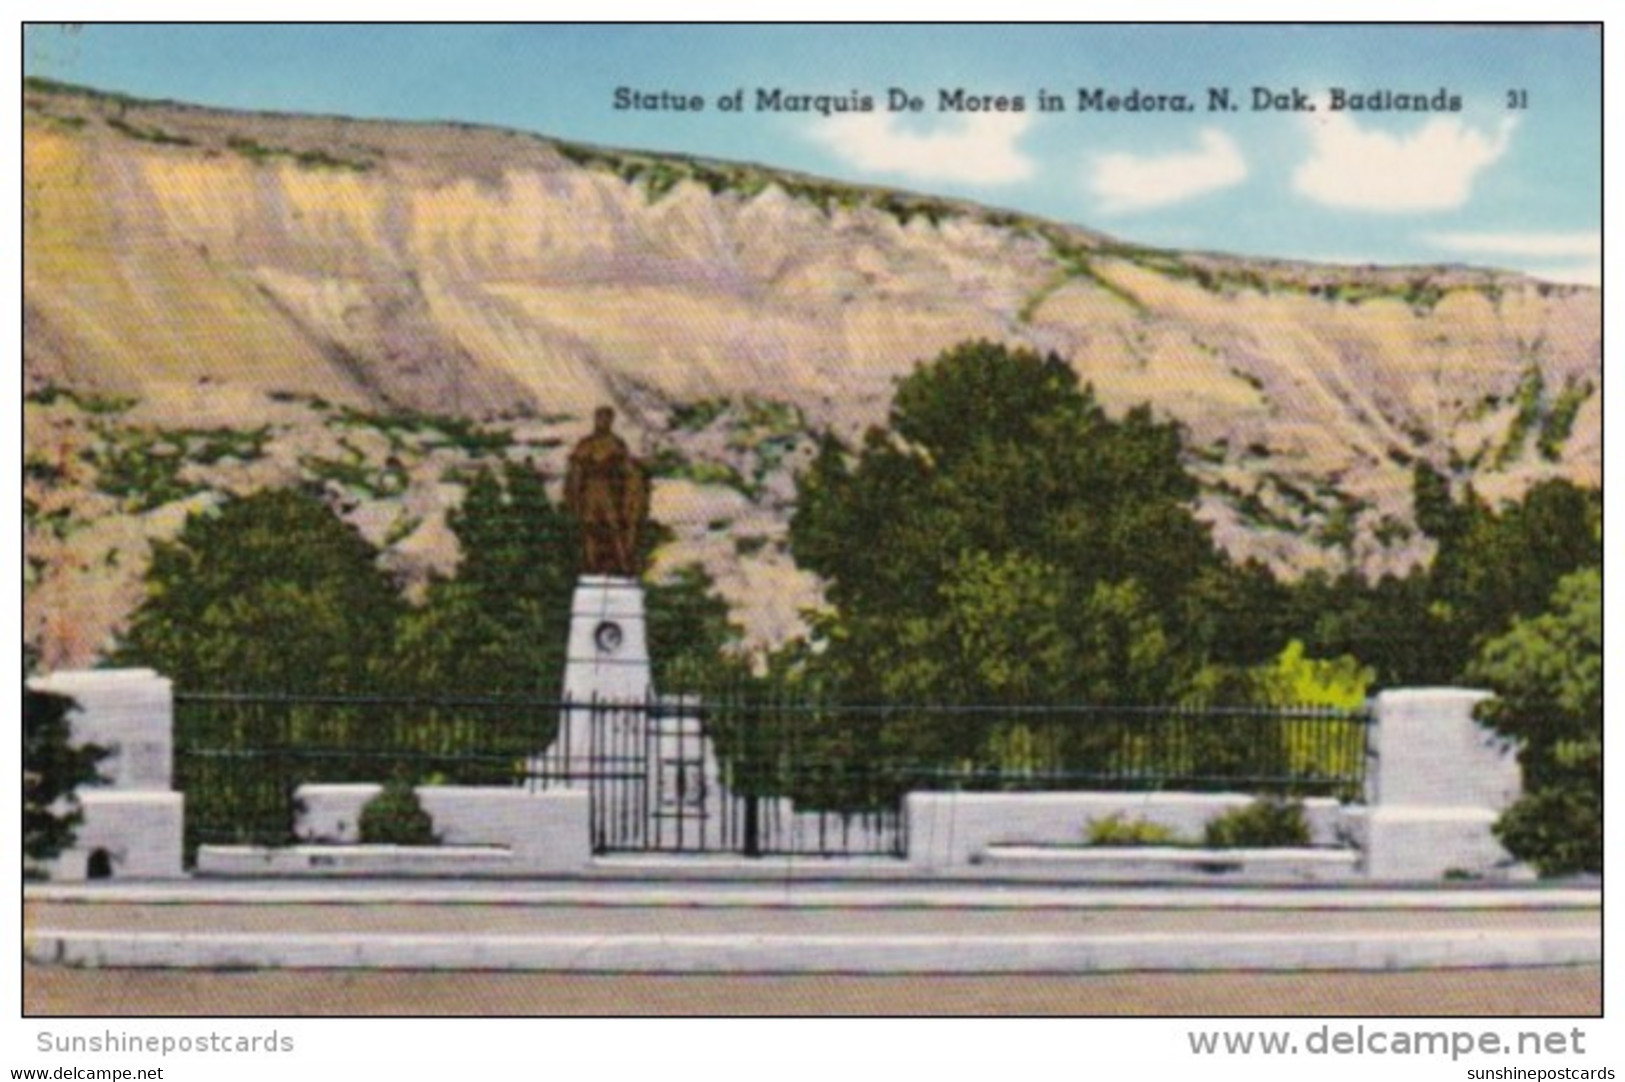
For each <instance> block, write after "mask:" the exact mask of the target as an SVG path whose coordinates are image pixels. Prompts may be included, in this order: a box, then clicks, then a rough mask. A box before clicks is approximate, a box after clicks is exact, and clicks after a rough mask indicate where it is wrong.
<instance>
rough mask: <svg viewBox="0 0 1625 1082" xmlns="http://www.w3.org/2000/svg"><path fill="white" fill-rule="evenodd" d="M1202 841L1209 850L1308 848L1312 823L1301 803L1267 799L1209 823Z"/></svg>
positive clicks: (1227, 813) (1257, 801)
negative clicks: (1288, 846)
mask: <svg viewBox="0 0 1625 1082" xmlns="http://www.w3.org/2000/svg"><path fill="white" fill-rule="evenodd" d="M1203 841H1204V842H1205V843H1206V845H1207V847H1208V848H1209V849H1262V848H1268V847H1272V846H1284V845H1308V844H1309V823H1308V821H1307V820H1306V819H1304V817H1303V803H1302V802H1301V801H1297V800H1279V799H1275V798H1265V799H1262V800H1255V801H1254V802H1253V803H1251V804H1249V805H1247V806H1246V807H1244V808H1237V809H1235V810H1234V811H1227V812H1225V813H1224V814H1223V815H1221V816H1219V817H1218V818H1216V819H1214V820H1212V821H1211V822H1209V823H1208V825H1207V830H1206V832H1205V835H1204V838H1203Z"/></svg>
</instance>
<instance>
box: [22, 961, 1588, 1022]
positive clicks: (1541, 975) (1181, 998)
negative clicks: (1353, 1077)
mask: <svg viewBox="0 0 1625 1082" xmlns="http://www.w3.org/2000/svg"><path fill="white" fill-rule="evenodd" d="M23 1010H24V1013H25V1014H27V1015H93V1016H102V1015H203V1016H229V1015H243V1016H280V1017H301V1016H319V1015H483V1016H494V1015H527V1016H530V1015H535V1016H546V1015H577V1016H580V1015H590V1016H605V1015H618V1016H637V1015H687V1016H709V1015H728V1016H745V1015H775V1016H786V1015H789V1016H800V1015H1074V1016H1079V1015H1081V1016H1099V1015H1180V1016H1198V1017H1215V1016H1227V1015H1301V1016H1324V1015H1334V1016H1335V1015H1346V1016H1366V1017H1378V1016H1391V1015H1550V1016H1566V1017H1575V1016H1586V1015H1593V1016H1595V1015H1600V1014H1601V1011H1602V969H1601V967H1600V966H1572V967H1557V968H1551V969H1478V970H1428V971H1414V972H1397V973H1368V972H1330V973H1219V974H1213V973H1115V974H1101V975H1092V976H1068V977H1057V976H1049V975H1043V976H1037V975H1034V976H1025V975H1016V976H996V977H953V976H931V977H870V976H725V977H719V976H654V975H624V974H587V975H584V974H553V973H468V972H461V973H441V972H399V971H393V972H383V971H373V972H351V971H302V972H301V971H287V970H280V971H275V972H193V971H178V970H72V969H56V968H45V967H35V966H28V967H25V970H24V979H23Z"/></svg>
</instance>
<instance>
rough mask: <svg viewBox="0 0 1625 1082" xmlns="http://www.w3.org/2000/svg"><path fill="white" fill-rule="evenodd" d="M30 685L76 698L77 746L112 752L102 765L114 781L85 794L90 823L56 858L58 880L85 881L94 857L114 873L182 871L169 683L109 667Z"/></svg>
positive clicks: (146, 672)
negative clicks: (87, 745) (91, 745)
mask: <svg viewBox="0 0 1625 1082" xmlns="http://www.w3.org/2000/svg"><path fill="white" fill-rule="evenodd" d="M28 685H29V687H32V688H34V689H35V690H37V691H45V692H50V693H52V694H55V695H64V696H67V697H68V698H70V699H72V700H73V701H74V704H75V708H74V709H73V710H72V711H70V712H69V714H68V725H69V728H70V730H71V732H72V739H73V742H74V743H75V744H100V745H101V746H102V747H105V748H108V749H110V750H111V751H112V754H111V755H109V756H108V757H107V758H106V759H103V760H102V762H101V765H100V770H101V772H102V774H103V775H104V776H105V777H106V778H107V779H108V780H107V783H106V784H105V785H99V786H90V787H84V788H81V789H80V790H79V791H78V796H79V802H80V805H81V806H82V808H83V810H84V820H83V821H82V822H81V823H80V824H79V830H78V834H77V837H76V838H75V839H74V845H73V848H72V849H69V850H67V851H66V852H64V853H62V854H60V855H59V856H58V857H57V859H56V860H55V861H53V862H52V863H51V865H50V868H49V872H50V876H51V878H52V879H58V880H78V879H84V878H86V877H87V875H88V873H89V871H90V869H91V865H92V859H93V858H95V863H96V865H97V866H98V871H101V870H103V866H105V871H106V872H108V873H109V874H110V875H111V876H112V877H114V878H141V879H169V878H176V877H179V876H181V875H182V874H183V871H182V865H181V859H182V857H181V853H182V844H183V842H182V836H183V831H184V825H185V824H184V802H185V798H184V797H183V796H182V795H181V794H180V793H177V792H174V791H173V789H172V785H171V777H172V771H173V766H174V695H173V690H172V688H171V686H170V682H169V680H168V679H167V678H165V677H162V676H159V675H158V674H157V673H155V672H153V671H152V670H151V669H107V670H92V671H83V672H57V673H52V674H51V675H49V676H41V677H36V678H34V679H32V680H30V681H29V682H28Z"/></svg>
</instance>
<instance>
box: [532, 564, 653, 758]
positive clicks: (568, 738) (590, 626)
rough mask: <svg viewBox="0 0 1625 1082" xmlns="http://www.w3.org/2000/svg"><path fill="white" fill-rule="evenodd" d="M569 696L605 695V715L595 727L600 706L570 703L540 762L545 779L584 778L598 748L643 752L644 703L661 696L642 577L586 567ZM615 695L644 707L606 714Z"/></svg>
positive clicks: (567, 671)
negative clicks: (657, 694) (657, 692)
mask: <svg viewBox="0 0 1625 1082" xmlns="http://www.w3.org/2000/svg"><path fill="white" fill-rule="evenodd" d="M564 698H565V699H566V700H567V701H569V702H571V703H583V704H591V703H594V702H596V703H598V704H599V706H598V710H599V713H600V714H601V715H602V720H601V722H600V724H599V725H598V726H597V728H596V731H595V728H594V724H593V710H592V709H590V708H586V707H581V708H577V707H570V708H567V709H565V710H564V711H563V713H562V714H561V716H560V718H559V734H558V736H556V737H555V738H554V740H553V744H552V746H551V747H549V748H548V749H547V751H546V753H545V754H544V755H542V756H541V759H540V762H539V763H538V764H536V765H537V768H538V772H539V773H540V775H541V777H542V779H543V781H544V783H545V784H547V785H549V786H557V785H565V786H573V785H579V784H584V783H585V775H586V774H587V773H588V772H589V771H590V770H591V768H592V764H591V760H592V759H593V758H594V757H595V756H600V757H601V756H602V755H605V754H619V753H626V754H632V753H638V754H641V749H642V748H643V746H644V741H643V732H644V726H645V723H646V720H647V719H646V716H645V713H644V710H645V707H646V706H647V705H648V704H649V703H650V702H652V701H653V700H654V677H653V676H652V674H651V671H650V668H649V639H648V634H647V630H646V628H645V624H644V616H643V587H642V586H641V585H639V584H638V582H637V581H636V580H635V579H627V578H617V577H615V576H611V575H583V576H582V577H581V578H580V579H579V580H578V581H577V582H576V590H575V596H574V598H573V599H572V601H571V604H570V640H569V645H568V646H567V647H566V649H565V657H564ZM614 703H625V704H632V705H634V706H636V709H633V710H626V711H621V712H616V713H608V714H606V713H605V710H604V708H605V704H614Z"/></svg>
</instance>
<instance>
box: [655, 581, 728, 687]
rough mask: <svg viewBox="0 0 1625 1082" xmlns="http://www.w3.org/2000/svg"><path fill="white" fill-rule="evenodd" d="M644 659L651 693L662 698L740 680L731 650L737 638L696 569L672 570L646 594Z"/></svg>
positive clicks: (719, 600)
mask: <svg viewBox="0 0 1625 1082" xmlns="http://www.w3.org/2000/svg"><path fill="white" fill-rule="evenodd" d="M646 604H647V613H646V619H647V621H648V622H647V632H648V639H649V657H650V662H651V667H652V669H653V677H654V683H655V688H656V689H657V690H659V691H660V692H662V693H682V692H689V691H703V690H705V689H708V688H719V687H725V686H728V685H732V684H737V683H738V682H739V681H741V680H743V679H745V677H746V675H747V672H748V669H747V666H746V665H745V664H744V661H743V660H742V658H741V657H740V656H739V654H738V652H737V650H738V646H739V640H740V637H741V633H740V629H739V627H738V625H736V624H735V623H733V621H732V619H731V618H730V617H729V612H728V603H727V602H726V601H724V600H723V599H722V598H721V597H720V596H718V595H717V593H716V590H715V587H714V584H713V583H712V581H711V576H710V575H709V574H707V573H706V571H705V568H703V567H701V566H700V565H698V564H688V565H685V566H683V567H680V568H678V569H677V570H675V571H674V572H672V574H671V575H670V576H669V577H668V578H667V579H666V580H665V581H664V582H656V583H652V584H650V585H649V586H648V587H647V590H646Z"/></svg>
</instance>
